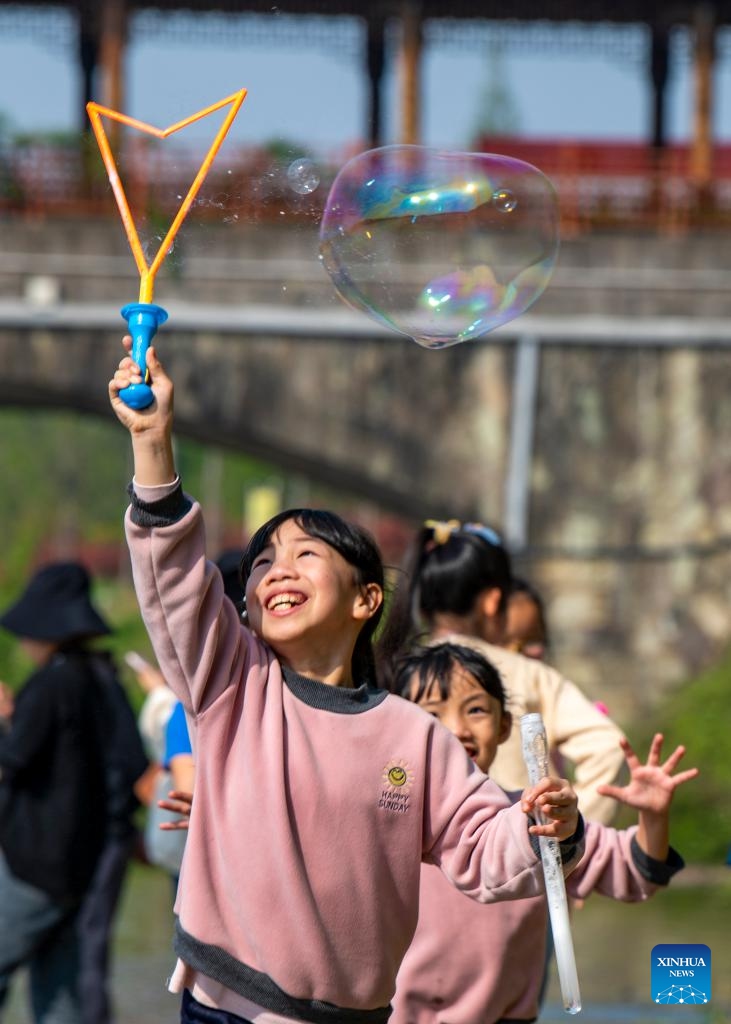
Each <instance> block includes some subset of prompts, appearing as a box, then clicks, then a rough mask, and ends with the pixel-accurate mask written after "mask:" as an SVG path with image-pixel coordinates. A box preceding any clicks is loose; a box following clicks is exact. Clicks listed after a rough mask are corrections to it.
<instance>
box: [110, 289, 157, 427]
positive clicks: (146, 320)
mask: <svg viewBox="0 0 731 1024" xmlns="http://www.w3.org/2000/svg"><path fill="white" fill-rule="evenodd" d="M122 316H123V317H124V319H125V320H126V321H127V326H128V327H129V333H130V334H131V335H132V358H133V359H134V361H135V362H136V363H137V365H138V366H139V368H140V370H141V371H142V373H143V376H144V381H145V382H144V383H142V384H130V385H129V387H127V388H122V390H121V391H120V392H119V397H120V398H121V399H122V401H123V402H125V403H126V404H127V405H128V406H129V407H130V408H131V409H146V408H147V406H148V405H152V403H153V401H154V398H155V396H154V395H153V393H152V388H151V387H150V385H149V384H148V383H147V380H148V377H149V374H148V373H147V350H148V348H149V347H150V342H151V341H152V339H153V338H154V337H155V334H156V332H157V329H158V327H159V326H160V324H164V323H165V321H166V320H167V318H168V315H167V311H166V310H164V309H163V308H162V306H156V305H155V304H154V303H152V302H131V303H130V304H129V305H128V306H125V307H124V308H123V309H122Z"/></svg>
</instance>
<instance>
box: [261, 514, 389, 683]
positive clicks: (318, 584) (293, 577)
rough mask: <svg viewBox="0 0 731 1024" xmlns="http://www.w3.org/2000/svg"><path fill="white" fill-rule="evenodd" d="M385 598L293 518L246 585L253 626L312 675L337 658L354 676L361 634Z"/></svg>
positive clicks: (274, 539) (272, 541) (276, 535)
mask: <svg viewBox="0 0 731 1024" xmlns="http://www.w3.org/2000/svg"><path fill="white" fill-rule="evenodd" d="M382 597H383V595H382V591H381V588H380V587H379V586H378V585H377V584H373V583H371V584H366V585H362V584H360V583H359V582H358V580H357V573H356V570H355V569H354V567H353V566H352V565H349V564H348V562H346V560H345V559H344V558H343V556H342V555H341V554H339V552H337V551H336V550H335V548H333V547H331V546H330V545H329V544H327V543H326V542H325V541H323V540H319V539H318V538H316V537H311V536H310V535H309V534H308V533H306V532H305V531H304V530H303V529H302V527H301V526H299V525H298V523H297V522H296V521H295V520H294V519H287V520H285V521H284V522H283V523H281V525H280V526H279V527H278V528H277V529H276V530H275V531H274V533H273V534H272V535H271V537H270V538H269V541H268V543H267V545H266V546H265V547H264V548H263V549H262V550H261V551H260V553H259V554H258V555H257V557H256V558H255V559H254V560H253V563H252V566H251V572H250V574H249V578H248V580H247V582H246V611H247V616H248V621H249V625H250V626H251V628H252V629H253V630H254V632H256V633H257V634H258V635H259V636H260V637H261V638H262V639H263V640H265V641H266V642H267V643H268V644H270V646H271V647H272V648H273V649H274V650H275V651H276V653H277V654H278V655H279V656H280V657H281V658H282V660H284V661H285V662H286V663H287V664H289V665H290V666H291V667H292V668H294V669H296V670H298V671H301V672H305V671H306V670H308V671H307V674H309V670H314V669H316V666H317V664H323V663H326V662H332V661H333V658H336V659H337V657H341V658H342V660H343V662H344V664H345V665H346V667H347V671H348V672H349V666H350V657H351V655H352V648H353V646H354V644H355V640H356V638H357V636H358V633H359V632H360V630H361V628H362V627H363V624H364V623H365V622H366V621H367V620H368V619H369V618H370V617H371V616H372V615H373V614H374V613H375V611H376V610H377V609H378V607H379V606H380V603H381V600H382Z"/></svg>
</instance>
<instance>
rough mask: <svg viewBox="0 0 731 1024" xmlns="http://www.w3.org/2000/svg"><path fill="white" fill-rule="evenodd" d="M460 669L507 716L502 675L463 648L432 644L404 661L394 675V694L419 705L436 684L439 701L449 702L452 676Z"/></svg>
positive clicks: (453, 645)
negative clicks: (413, 688) (497, 702)
mask: <svg viewBox="0 0 731 1024" xmlns="http://www.w3.org/2000/svg"><path fill="white" fill-rule="evenodd" d="M457 667H460V668H463V669H464V670H465V672H469V674H470V675H471V676H472V677H473V678H474V679H475V681H476V682H478V683H479V684H480V686H481V687H482V689H483V690H484V691H485V693H488V694H489V695H490V696H491V697H494V698H495V699H496V700H498V701H499V702H500V710H501V711H503V712H505V710H506V708H505V704H506V697H505V689H504V687H503V683H502V679H501V678H500V673H499V672H498V670H497V669H496V668H495V666H494V665H493V664H492V663H491V662H489V661H488V660H487V658H486V657H484V655H482V654H480V652H479V651H476V650H474V648H472V647H465V646H463V645H462V644H453V643H443V644H433V645H431V646H429V647H421V648H418V649H417V650H415V651H413V652H412V653H411V654H408V655H406V657H404V658H401V659H400V660H399V661H398V662H397V663H396V667H395V671H394V677H393V679H394V692H395V693H398V694H399V696H401V697H405V698H406V699H407V700H411V701H413V702H414V703H415V704H418V703H419V701H421V700H422V699H423V697H424V696H425V694H426V693H427V692H428V691H429V690H430V689H431V687H432V686H433V685H434V684H436V685H437V687H438V688H439V696H440V698H441V699H442V700H446V699H447V698H448V697H449V694H450V692H451V688H452V679H451V676H452V672H453V671H454V669H455V668H457ZM414 675H418V679H419V684H418V687H417V690H416V693H415V694H413V695H412V692H411V691H412V684H413V680H414Z"/></svg>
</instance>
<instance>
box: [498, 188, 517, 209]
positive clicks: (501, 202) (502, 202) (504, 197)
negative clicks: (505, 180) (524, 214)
mask: <svg viewBox="0 0 731 1024" xmlns="http://www.w3.org/2000/svg"><path fill="white" fill-rule="evenodd" d="M492 201H493V203H494V204H495V206H496V207H497V209H498V210H500V211H501V212H502V213H512V212H513V210H514V209H515V207H516V206H517V205H518V200H517V199H516V198H515V196H514V195H513V193H512V192H511V191H510V189H509V188H498V189H495V191H494V192H493V194H492Z"/></svg>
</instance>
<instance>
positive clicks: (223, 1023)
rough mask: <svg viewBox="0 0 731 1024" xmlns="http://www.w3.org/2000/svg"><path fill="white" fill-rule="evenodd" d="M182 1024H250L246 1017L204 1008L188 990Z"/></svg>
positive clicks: (207, 1007) (181, 1012) (185, 992)
mask: <svg viewBox="0 0 731 1024" xmlns="http://www.w3.org/2000/svg"><path fill="white" fill-rule="evenodd" d="M180 1024H250V1022H249V1021H248V1020H245V1019H244V1017H239V1016H237V1014H235V1013H226V1011H225V1010H213V1009H211V1007H210V1006H203V1004H202V1003H199V1002H198V1000H197V999H194V998H193V996H192V995H191V994H190V992H189V991H188V990H187V989H186V990H185V991H184V992H183V1005H182V1006H181V1007H180Z"/></svg>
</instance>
